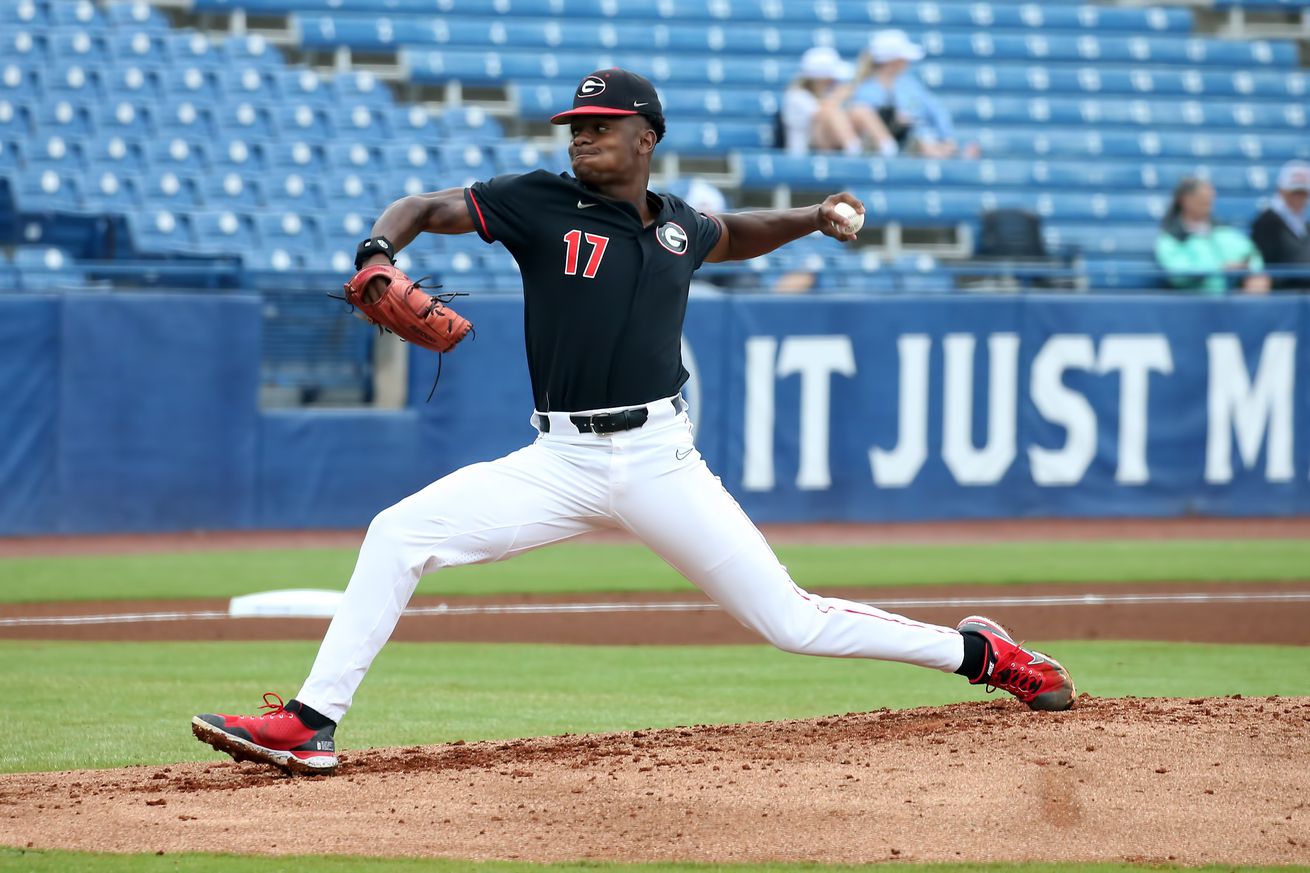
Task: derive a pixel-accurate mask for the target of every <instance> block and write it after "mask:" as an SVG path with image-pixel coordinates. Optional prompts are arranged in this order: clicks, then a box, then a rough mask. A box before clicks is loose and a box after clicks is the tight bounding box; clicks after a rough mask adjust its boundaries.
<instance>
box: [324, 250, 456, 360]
mask: <svg viewBox="0 0 1310 873" xmlns="http://www.w3.org/2000/svg"><path fill="white" fill-rule="evenodd" d="M374 279H384V280H386V289H385V290H383V291H382V293H381V294H380V295H379V296H378V298H377V299H376V300H374V301H372V302H366V297H367V294H366V292H367V289H368V286H369V283H370V282H372V281H373V280H374ZM421 281H422V280H421V279H420V280H419V282H421ZM419 282H415V281H414V280H413V279H411V278H409V277H408V276H406V275H405V274H404V273H402V272H401V271H400V270H397V269H396V268H395V267H393V266H391V265H390V264H373V265H372V266H368V267H365V268H364V269H362V270H360V271H359V272H358V273H356V274H355V275H354V276H352V277H351V278H350V281H349V282H347V283H346V302H348V303H349V304H350V305H351V306H353V307H355V308H356V309H358V310H359V311H360V313H361V314H362V315H363V316H364V318H366V319H367V320H368V321H370V322H371V323H373V324H376V325H378V326H379V327H381V328H383V329H384V330H389V331H391V332H392V333H394V334H395V335H396V336H398V337H400V338H401V339H403V340H405V342H410V343H413V344H414V345H416V346H422V347H423V348H425V349H431V350H432V351H434V352H448V351H450V350H451V349H453V348H455V346H456V345H458V344H459V341H460V340H462V339H464V337H466V336H467V335H468V332H469V331H470V330H472V329H473V325H471V324H469V321H468V319H467V318H464V317H463V316H462V315H460V314H459V313H457V312H456V311H455V310H453V309H451V308H449V307H448V306H446V301H445V300H442V299H441V297H439V296H434V295H432V294H428V293H427V292H426V291H425V290H424V289H423V288H421V287H420V286H419Z"/></svg>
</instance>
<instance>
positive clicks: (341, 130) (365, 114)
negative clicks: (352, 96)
mask: <svg viewBox="0 0 1310 873" xmlns="http://www.w3.org/2000/svg"><path fill="white" fill-rule="evenodd" d="M323 114H324V115H325V116H326V118H327V121H328V124H329V126H330V127H331V128H332V129H333V131H334V132H335V133H336V134H338V135H342V136H347V137H350V136H355V137H358V136H363V135H365V134H367V135H368V136H370V137H376V138H383V137H390V136H391V113H390V112H387V111H386V109H385V108H383V107H375V106H372V105H370V104H368V103H357V102H351V103H334V104H331V105H329V106H328V107H325V108H324V110H323Z"/></svg>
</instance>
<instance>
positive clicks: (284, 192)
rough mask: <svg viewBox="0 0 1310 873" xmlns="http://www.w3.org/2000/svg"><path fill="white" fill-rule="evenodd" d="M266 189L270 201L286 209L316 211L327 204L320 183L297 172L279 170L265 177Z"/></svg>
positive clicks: (306, 211) (303, 211)
mask: <svg viewBox="0 0 1310 873" xmlns="http://www.w3.org/2000/svg"><path fill="white" fill-rule="evenodd" d="M264 190H265V193H266V196H267V197H268V199H269V202H270V203H273V204H276V205H277V206H279V207H281V208H284V209H295V210H298V211H300V212H302V213H314V212H318V211H320V210H322V209H323V208H324V207H325V206H326V205H327V203H326V201H325V200H324V197H323V189H322V187H321V186H320V185H319V183H318V182H317V181H315V180H314V178H312V177H308V176H302V175H301V174H299V173H295V172H291V173H280V172H279V173H275V174H274V175H272V176H269V177H265V189H264Z"/></svg>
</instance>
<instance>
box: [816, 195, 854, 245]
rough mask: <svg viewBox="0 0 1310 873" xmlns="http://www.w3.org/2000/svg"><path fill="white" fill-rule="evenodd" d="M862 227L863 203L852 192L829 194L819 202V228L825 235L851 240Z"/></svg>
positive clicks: (841, 239)
mask: <svg viewBox="0 0 1310 873" xmlns="http://www.w3.org/2000/svg"><path fill="white" fill-rule="evenodd" d="M838 207H842V208H838ZM852 210H853V211H852ZM862 227H864V204H863V203H861V202H860V200H859V198H857V197H856V196H855V195H854V194H847V193H846V192H845V191H843V192H841V193H840V194H830V195H828V197H827V198H826V199H825V200H824V201H823V202H822V203H820V204H819V230H821V231H822V232H823V233H824V234H825V235H826V236H830V237H832V238H833V239H837V240H840V241H841V242H851V241H852V240H854V239H855V235H856V234H857V233H859V232H860V228H862Z"/></svg>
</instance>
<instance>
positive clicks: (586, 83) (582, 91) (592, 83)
mask: <svg viewBox="0 0 1310 873" xmlns="http://www.w3.org/2000/svg"><path fill="white" fill-rule="evenodd" d="M604 90H605V80H604V79H602V78H600V77H599V76H588V77H587V78H585V79H583V80H582V84H581V85H579V86H578V96H579V97H595V96H597V95H598V94H600V92H601V91H604Z"/></svg>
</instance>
